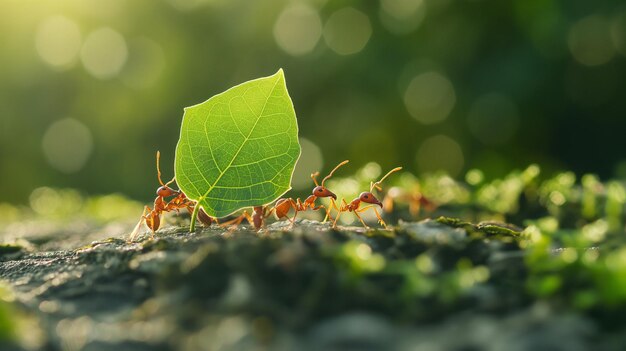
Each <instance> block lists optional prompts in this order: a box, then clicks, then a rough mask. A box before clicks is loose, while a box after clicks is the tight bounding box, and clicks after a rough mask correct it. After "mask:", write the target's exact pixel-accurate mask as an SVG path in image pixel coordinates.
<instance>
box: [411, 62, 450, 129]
mask: <svg viewBox="0 0 626 351" xmlns="http://www.w3.org/2000/svg"><path fill="white" fill-rule="evenodd" d="M404 104H405V106H406V108H407V110H408V111H409V113H410V114H411V116H413V118H415V119H416V120H418V121H419V122H420V123H423V124H434V123H438V122H441V121H443V120H445V119H446V118H447V117H448V115H449V114H450V112H451V111H452V109H453V108H454V105H455V104H456V94H455V92H454V86H453V85H452V83H451V82H450V80H448V78H446V77H444V76H443V75H442V74H440V73H437V72H434V71H431V72H425V73H422V74H420V75H418V76H416V77H415V78H413V79H412V80H411V82H410V83H409V86H408V87H407V88H406V90H405V92H404Z"/></svg>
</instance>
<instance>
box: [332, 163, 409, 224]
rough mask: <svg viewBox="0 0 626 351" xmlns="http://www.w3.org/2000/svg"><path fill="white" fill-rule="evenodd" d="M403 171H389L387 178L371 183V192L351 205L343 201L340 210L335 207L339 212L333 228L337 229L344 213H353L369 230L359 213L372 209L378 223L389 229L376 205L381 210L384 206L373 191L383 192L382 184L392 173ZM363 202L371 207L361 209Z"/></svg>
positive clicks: (361, 195)
mask: <svg viewBox="0 0 626 351" xmlns="http://www.w3.org/2000/svg"><path fill="white" fill-rule="evenodd" d="M401 169H402V167H396V168H394V169H392V170H391V171H389V172H388V173H387V174H385V176H384V177H382V178H381V179H380V180H379V181H377V182H370V191H365V192H362V193H361V194H360V195H359V196H358V197H357V198H355V199H354V200H352V201H351V202H350V203H346V200H345V199H341V207H340V208H337V206H335V207H334V208H335V209H336V210H337V217H335V220H334V222H333V228H335V227H337V221H338V220H339V217H340V216H341V214H342V213H343V212H353V213H354V214H355V215H356V216H357V218H358V219H359V221H361V223H362V224H363V226H364V227H365V228H369V226H368V225H367V224H365V222H364V221H363V218H361V216H360V215H359V213H361V212H365V211H367V210H368V209H370V208H371V209H373V210H374V213H375V214H376V218H378V223H380V224H381V225H382V226H383V227H385V229H387V224H386V223H385V221H384V220H383V218H382V217H381V216H380V213H378V210H376V205H378V206H380V208H383V204H382V203H381V202H380V201H379V200H378V199H377V198H376V196H374V194H373V193H372V191H374V189H377V190H378V191H382V188H381V186H380V184H381V183H382V182H383V181H384V180H385V179H386V178H387V177H389V176H390V175H391V174H392V173H394V172H397V171H399V170H401ZM361 202H365V203H368V204H370V205H367V206H365V207H361V208H359V207H360V206H361Z"/></svg>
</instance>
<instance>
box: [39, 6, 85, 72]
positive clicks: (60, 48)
mask: <svg viewBox="0 0 626 351" xmlns="http://www.w3.org/2000/svg"><path fill="white" fill-rule="evenodd" d="M81 40H82V38H81V34H80V28H79V27H78V25H77V24H76V23H74V22H73V21H72V20H70V19H68V18H66V17H63V16H51V17H48V18H46V19H45V20H44V21H43V22H42V23H41V24H40V25H39V27H38V28H37V33H36V34H35V49H36V50H37V53H38V54H39V57H41V59H42V60H43V61H44V62H45V63H46V64H48V65H50V66H52V67H53V68H55V69H59V70H64V69H69V68H71V67H73V66H74V64H75V63H76V61H77V60H78V53H79V52H80V45H81Z"/></svg>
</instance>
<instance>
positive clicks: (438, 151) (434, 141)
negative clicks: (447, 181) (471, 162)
mask: <svg viewBox="0 0 626 351" xmlns="http://www.w3.org/2000/svg"><path fill="white" fill-rule="evenodd" d="M416 161H417V168H418V170H419V171H420V172H435V171H446V172H447V173H448V174H449V175H450V176H452V177H456V176H457V175H459V174H460V172H461V170H462V169H463V164H464V163H465V160H464V157H463V151H462V150H461V146H460V145H459V143H457V142H456V141H455V140H454V139H452V138H450V137H448V136H445V135H435V136H433V137H430V138H428V139H426V140H424V142H423V143H422V145H420V147H419V149H418V151H417V156H416Z"/></svg>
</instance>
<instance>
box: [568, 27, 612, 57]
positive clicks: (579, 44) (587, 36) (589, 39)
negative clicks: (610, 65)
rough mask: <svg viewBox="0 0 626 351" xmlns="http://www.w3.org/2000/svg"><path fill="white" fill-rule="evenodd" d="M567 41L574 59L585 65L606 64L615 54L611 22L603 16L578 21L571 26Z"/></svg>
mask: <svg viewBox="0 0 626 351" xmlns="http://www.w3.org/2000/svg"><path fill="white" fill-rule="evenodd" d="M567 43H568V45H569V49H570V52H571V53H572V56H573V57H574V59H575V60H576V61H578V62H580V63H581V64H583V65H585V66H598V65H602V64H605V63H607V62H609V61H610V60H611V59H612V58H613V56H614V55H615V49H614V47H613V43H612V41H611V37H610V29H609V23H608V21H606V20H605V19H604V18H603V17H601V16H597V15H593V16H589V17H585V18H583V19H582V20H580V21H578V22H576V23H575V24H574V25H573V26H572V28H570V31H569V37H568V41H567Z"/></svg>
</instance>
